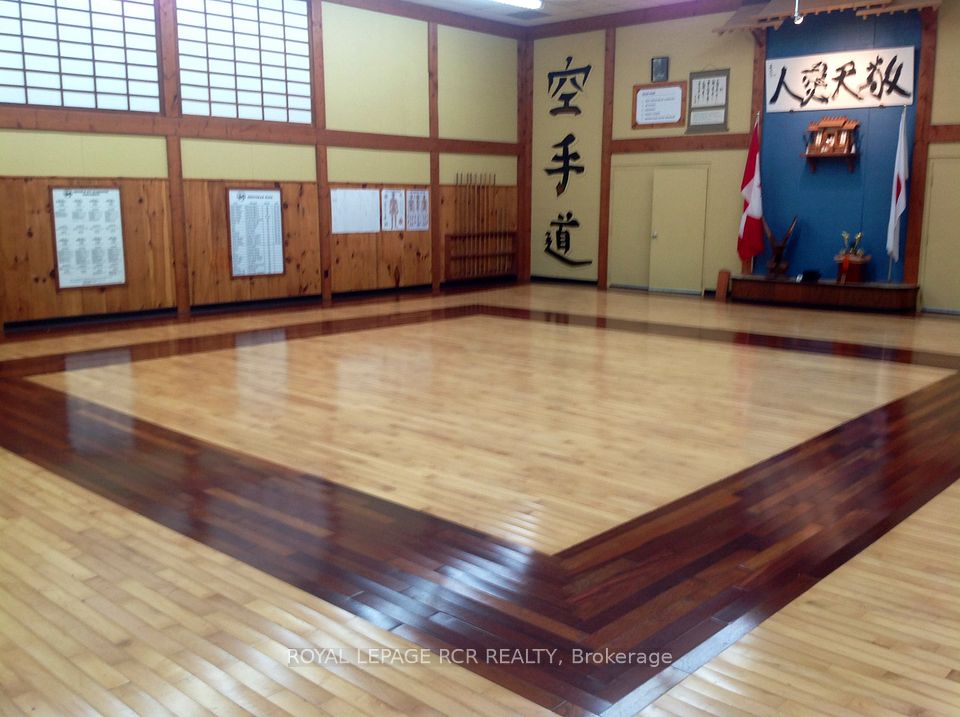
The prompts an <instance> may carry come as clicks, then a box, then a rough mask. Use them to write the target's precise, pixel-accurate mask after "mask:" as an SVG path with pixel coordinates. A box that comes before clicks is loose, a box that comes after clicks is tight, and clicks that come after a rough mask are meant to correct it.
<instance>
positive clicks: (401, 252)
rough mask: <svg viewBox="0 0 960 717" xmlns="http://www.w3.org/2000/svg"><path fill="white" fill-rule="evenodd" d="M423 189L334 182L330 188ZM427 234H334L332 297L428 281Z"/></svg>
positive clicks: (428, 237)
mask: <svg viewBox="0 0 960 717" xmlns="http://www.w3.org/2000/svg"><path fill="white" fill-rule="evenodd" d="M350 188H352V189H424V188H425V187H423V186H421V185H411V184H352V183H337V184H333V185H331V189H350ZM431 256H432V254H431V245H430V232H429V231H417V232H408V231H402V232H384V231H381V232H371V233H363V234H334V235H333V262H332V268H331V277H332V286H333V292H334V293H335V294H338V293H345V292H350V291H372V290H375V289H395V288H402V287H407V286H422V285H428V284H430V282H431Z"/></svg>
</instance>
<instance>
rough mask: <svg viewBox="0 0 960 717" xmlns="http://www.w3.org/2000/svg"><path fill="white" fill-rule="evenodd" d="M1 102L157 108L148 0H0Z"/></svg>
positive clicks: (153, 34)
mask: <svg viewBox="0 0 960 717" xmlns="http://www.w3.org/2000/svg"><path fill="white" fill-rule="evenodd" d="M0 102H9V103H15V104H30V105H51V106H55V107H87V108H91V109H106V110H133V111H138V112H159V111H160V82H159V72H158V70H157V25H156V17H155V8H154V4H153V0H16V1H14V0H0Z"/></svg>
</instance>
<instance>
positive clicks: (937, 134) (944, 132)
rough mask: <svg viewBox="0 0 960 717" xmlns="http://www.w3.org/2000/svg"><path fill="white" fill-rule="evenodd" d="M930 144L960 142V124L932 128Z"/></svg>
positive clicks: (938, 125)
mask: <svg viewBox="0 0 960 717" xmlns="http://www.w3.org/2000/svg"><path fill="white" fill-rule="evenodd" d="M929 140H930V143H931V144H934V143H938V142H944V143H946V142H960V124H935V125H931V127H930V137H929Z"/></svg>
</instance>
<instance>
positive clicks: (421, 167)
mask: <svg viewBox="0 0 960 717" xmlns="http://www.w3.org/2000/svg"><path fill="white" fill-rule="evenodd" d="M327 177H328V178H329V180H330V181H331V182H342V183H355V184H364V183H366V184H430V155H429V154H428V153H426V152H384V151H381V150H378V149H347V148H345V147H330V148H329V149H328V150H327Z"/></svg>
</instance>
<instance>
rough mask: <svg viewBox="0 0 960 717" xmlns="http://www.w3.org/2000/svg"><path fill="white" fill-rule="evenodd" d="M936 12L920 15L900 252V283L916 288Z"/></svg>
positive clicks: (931, 101) (924, 185)
mask: <svg viewBox="0 0 960 717" xmlns="http://www.w3.org/2000/svg"><path fill="white" fill-rule="evenodd" d="M937 24H938V12H937V10H936V9H935V8H924V9H923V10H921V11H920V26H921V34H920V69H919V71H918V73H917V74H918V78H919V80H918V87H917V115H916V130H915V132H914V139H913V162H912V166H911V167H910V196H909V197H908V199H907V202H908V204H907V242H906V246H905V247H904V251H903V281H904V283H906V284H916V283H918V282H919V279H920V243H921V242H922V240H923V215H924V205H925V204H926V199H927V197H926V195H927V159H928V154H929V153H930V134H931V133H930V129H931V114H932V108H933V73H934V69H935V66H936V63H937Z"/></svg>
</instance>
